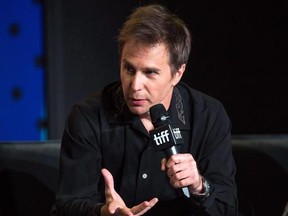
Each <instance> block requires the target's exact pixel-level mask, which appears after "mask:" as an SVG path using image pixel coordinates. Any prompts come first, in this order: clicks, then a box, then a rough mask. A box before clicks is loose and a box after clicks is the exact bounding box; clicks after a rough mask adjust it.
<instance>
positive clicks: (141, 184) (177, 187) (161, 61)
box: [56, 5, 237, 216]
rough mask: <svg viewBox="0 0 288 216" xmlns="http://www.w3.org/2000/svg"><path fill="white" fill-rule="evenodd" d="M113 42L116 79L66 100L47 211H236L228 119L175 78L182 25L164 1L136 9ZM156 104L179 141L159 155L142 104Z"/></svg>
mask: <svg viewBox="0 0 288 216" xmlns="http://www.w3.org/2000/svg"><path fill="white" fill-rule="evenodd" d="M118 42H119V55H120V67H121V68H120V78H121V82H115V83H112V84H110V85H108V86H106V87H105V88H104V89H103V91H102V93H101V97H100V98H99V97H96V96H95V95H91V96H90V97H88V98H86V99H85V100H84V101H82V102H81V103H78V104H76V105H75V106H74V107H73V109H72V111H71V113H70V116H69V118H68V120H67V124H66V127H65V131H64V135H63V139H62V146H61V164H60V177H59V186H58V192H57V202H56V207H57V215H69V216H70V215H102V216H108V215H143V214H145V215H174V216H175V215H179V216H180V215H181V216H186V215H187V216H188V215H189V216H192V215H236V214H237V199H236V186H235V182H234V175H235V165H234V160H233V157H232V153H231V142H230V141H231V140H230V139H231V138H230V129H231V128H230V120H229V118H228V117H227V115H226V112H225V111H224V108H223V106H222V105H221V103H220V102H218V101H217V100H215V99H213V98H211V97H209V96H207V95H204V94H202V93H200V92H198V91H196V90H194V89H191V88H190V87H188V86H187V85H185V84H183V83H181V82H180V80H181V78H182V76H183V73H184V71H185V67H186V64H187V61H188V57H189V53H190V45H191V38H190V33H189V31H188V29H187V28H186V26H185V24H184V23H183V22H182V21H181V20H180V19H179V18H177V17H176V16H175V15H173V14H171V13H170V12H169V11H167V10H166V9H165V8H164V7H161V6H158V5H150V6H145V7H140V8H138V9H137V10H135V11H134V13H133V14H132V15H131V16H130V17H129V19H128V20H127V21H126V22H125V24H124V25H123V28H122V29H121V31H120V34H119V37H118ZM159 103H161V104H163V105H164V107H165V109H166V110H167V112H168V113H169V116H170V118H171V122H172V123H171V124H172V126H173V125H174V126H175V127H178V128H180V131H181V135H182V137H183V139H184V143H183V144H182V145H180V146H179V147H180V148H179V152H180V153H178V154H175V155H173V156H171V157H170V158H167V159H165V153H164V152H162V151H157V152H156V151H154V149H153V148H152V147H151V146H152V142H151V140H150V137H149V131H151V130H152V129H153V128H154V127H153V124H152V123H151V118H150V113H149V109H150V107H152V106H153V105H155V104H159ZM183 187H187V188H188V190H189V193H188V196H187V195H184V194H183V193H182V190H181V188H183Z"/></svg>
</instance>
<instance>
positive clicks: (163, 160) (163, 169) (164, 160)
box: [161, 158, 167, 171]
mask: <svg viewBox="0 0 288 216" xmlns="http://www.w3.org/2000/svg"><path fill="white" fill-rule="evenodd" d="M166 162H167V160H166V159H165V158H163V159H162V160H161V170H162V171H165V170H166Z"/></svg>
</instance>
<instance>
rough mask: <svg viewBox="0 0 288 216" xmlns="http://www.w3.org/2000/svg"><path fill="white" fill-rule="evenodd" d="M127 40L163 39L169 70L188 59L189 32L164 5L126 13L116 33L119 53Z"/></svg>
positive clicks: (146, 41) (151, 44)
mask: <svg viewBox="0 0 288 216" xmlns="http://www.w3.org/2000/svg"><path fill="white" fill-rule="evenodd" d="M129 40H135V41H136V42H140V43H144V44H147V45H149V46H153V45H156V44H158V43H164V44H165V45H166V46H167V49H168V52H169V55H170V62H169V64H170V67H171V70H172V73H174V72H176V71H177V70H178V69H179V68H180V67H181V65H182V64H187V62H188V59H189V54H190V49H191V36H190V32H189V30H188V28H187V26H186V25H185V23H184V22H183V21H182V20H181V19H180V18H178V17H177V16H176V15H175V14H173V13H171V12H170V11H169V10H168V9H167V8H165V7H164V6H161V5H156V4H153V5H148V6H142V7H139V8H137V9H136V10H135V11H134V12H133V13H132V14H131V15H130V16H129V17H128V19H127V20H126V22H125V23H124V25H123V27H122V29H120V33H119V35H118V49H119V54H120V56H121V54H122V50H123V47H124V45H125V43H126V42H127V41H129Z"/></svg>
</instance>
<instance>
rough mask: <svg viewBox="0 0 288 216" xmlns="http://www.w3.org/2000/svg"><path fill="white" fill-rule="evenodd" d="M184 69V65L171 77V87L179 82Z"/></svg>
mask: <svg viewBox="0 0 288 216" xmlns="http://www.w3.org/2000/svg"><path fill="white" fill-rule="evenodd" d="M185 69H186V64H182V65H181V66H180V68H179V69H178V70H177V71H176V73H175V74H174V75H173V77H172V79H173V80H172V85H173V86H175V85H177V83H178V82H179V81H180V80H181V78H182V76H183V74H184V71H185Z"/></svg>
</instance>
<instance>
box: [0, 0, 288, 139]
mask: <svg viewBox="0 0 288 216" xmlns="http://www.w3.org/2000/svg"><path fill="white" fill-rule="evenodd" d="M0 2H1V3H0V140H46V139H59V138H61V135H62V131H63V127H64V123H65V119H66V117H67V115H68V113H69V110H70V108H71V106H72V105H73V104H74V103H75V102H77V101H78V100H80V99H81V98H82V97H84V96H85V95H86V94H88V93H90V92H91V91H100V90H101V88H103V86H104V85H106V84H107V83H109V82H111V81H114V80H117V79H118V73H119V72H118V71H119V70H118V53H117V43H116V41H115V38H116V36H117V33H118V29H119V28H120V26H121V24H122V23H123V22H124V21H125V18H126V17H127V16H128V15H129V14H130V12H131V10H132V9H133V8H135V7H136V6H139V5H145V4H149V3H153V2H156V3H161V4H164V5H166V6H167V7H168V8H169V9H170V10H171V11H173V12H175V13H177V14H178V15H180V17H181V18H183V20H184V21H185V22H186V23H187V25H188V27H189V29H190V30H191V32H192V35H193V45H192V53H191V57H190V60H189V64H188V68H187V70H186V73H185V76H184V78H183V81H185V82H186V83H188V84H189V85H190V86H192V87H194V88H196V89H198V90H200V91H203V92H205V93H207V94H209V95H211V96H213V97H216V98H218V99H219V100H221V101H222V102H223V104H224V106H225V107H226V110H227V112H228V114H229V116H230V118H231V121H232V124H233V129H232V133H233V134H235V135H237V134H275V135H278V134H287V133H288V126H287V125H288V114H287V110H288V98H287V96H286V95H287V92H288V91H287V90H288V88H287V84H286V83H287V80H288V73H287V72H288V61H287V60H288V58H287V57H288V52H287V48H288V7H287V3H286V1H285V0H282V1H281V0H278V1H272V0H268V1H256V0H241V1H240V0H232V1H212V0H207V1H203V0H201V1H200V0H189V1H188V0H177V1H176V0H169V1H164V0H162V1H160V0H158V1H157V0H156V1H152V0H151V1H149V0H147V1H132V0H124V1H116V0H113V1H106V0H105V1H104V0H97V1H96V0H86V1H76V0H46V1H44V0H43V1H40V0H38V1H37V0H11V1H4V0H1V1H0Z"/></svg>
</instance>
